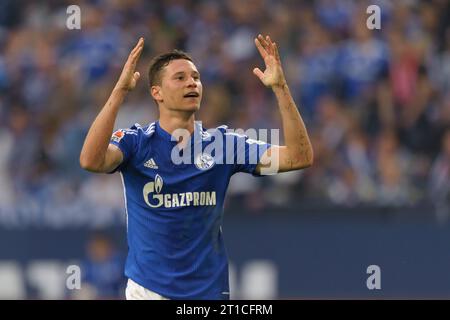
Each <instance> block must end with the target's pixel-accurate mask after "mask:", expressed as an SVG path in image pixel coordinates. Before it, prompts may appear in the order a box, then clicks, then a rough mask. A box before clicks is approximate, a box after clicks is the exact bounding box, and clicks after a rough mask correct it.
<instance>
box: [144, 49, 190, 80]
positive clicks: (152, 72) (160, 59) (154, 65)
mask: <svg viewBox="0 0 450 320" xmlns="http://www.w3.org/2000/svg"><path fill="white" fill-rule="evenodd" d="M178 59H185V60H189V61H191V62H193V61H192V58H191V57H190V56H189V55H188V54H187V53H186V52H184V51H182V50H177V49H175V50H173V51H171V52H167V53H163V54H160V55H159V56H156V57H154V58H153V59H152V61H151V62H150V68H149V69H148V81H149V84H150V88H151V87H152V86H153V85H160V84H161V70H162V69H163V68H164V67H165V66H167V65H168V64H169V63H170V61H172V60H178Z"/></svg>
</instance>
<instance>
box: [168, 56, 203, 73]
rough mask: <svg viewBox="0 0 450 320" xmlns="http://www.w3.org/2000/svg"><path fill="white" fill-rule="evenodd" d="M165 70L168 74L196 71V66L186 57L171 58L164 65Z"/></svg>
mask: <svg viewBox="0 0 450 320" xmlns="http://www.w3.org/2000/svg"><path fill="white" fill-rule="evenodd" d="M166 71H167V72H168V73H169V74H174V73H178V72H192V71H195V72H198V70H197V67H196V66H195V64H193V63H192V62H191V61H189V60H186V59H177V60H172V61H170V62H169V64H168V65H167V66H166Z"/></svg>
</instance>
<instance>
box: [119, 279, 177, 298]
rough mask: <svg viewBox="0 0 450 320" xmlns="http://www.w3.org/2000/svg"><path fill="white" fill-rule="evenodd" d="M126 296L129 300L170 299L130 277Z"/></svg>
mask: <svg viewBox="0 0 450 320" xmlns="http://www.w3.org/2000/svg"><path fill="white" fill-rule="evenodd" d="M125 297H126V298H127V300H169V299H167V298H164V297H163V296H161V295H159V294H157V293H156V292H153V291H150V290H148V289H145V288H144V287H143V286H141V285H139V284H137V283H136V282H134V281H133V280H131V279H128V282H127V288H126V289H125Z"/></svg>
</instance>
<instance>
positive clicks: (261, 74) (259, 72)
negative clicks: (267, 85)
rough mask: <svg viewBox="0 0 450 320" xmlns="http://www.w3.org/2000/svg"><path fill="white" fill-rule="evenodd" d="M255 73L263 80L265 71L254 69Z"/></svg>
mask: <svg viewBox="0 0 450 320" xmlns="http://www.w3.org/2000/svg"><path fill="white" fill-rule="evenodd" d="M253 74H254V75H255V76H257V77H258V78H259V80H261V81H263V78H264V73H263V72H262V71H261V70H260V69H259V68H254V69H253Z"/></svg>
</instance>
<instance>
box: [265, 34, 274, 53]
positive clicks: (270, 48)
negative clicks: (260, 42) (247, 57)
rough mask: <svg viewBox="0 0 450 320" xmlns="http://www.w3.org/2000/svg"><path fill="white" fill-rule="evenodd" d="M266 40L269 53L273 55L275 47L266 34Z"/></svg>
mask: <svg viewBox="0 0 450 320" xmlns="http://www.w3.org/2000/svg"><path fill="white" fill-rule="evenodd" d="M266 41H267V44H268V47H269V53H270V54H273V55H275V48H274V46H273V44H274V43H273V42H272V40H271V39H270V36H266Z"/></svg>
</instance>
